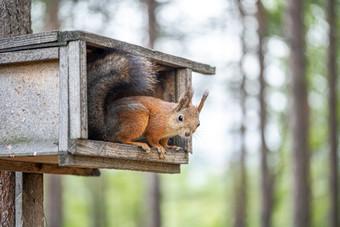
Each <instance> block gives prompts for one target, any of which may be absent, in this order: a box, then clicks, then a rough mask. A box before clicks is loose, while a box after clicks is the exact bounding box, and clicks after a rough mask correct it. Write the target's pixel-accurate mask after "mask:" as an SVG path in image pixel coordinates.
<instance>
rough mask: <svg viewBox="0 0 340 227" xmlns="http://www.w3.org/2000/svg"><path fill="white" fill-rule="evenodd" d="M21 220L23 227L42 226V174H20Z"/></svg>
mask: <svg viewBox="0 0 340 227" xmlns="http://www.w3.org/2000/svg"><path fill="white" fill-rule="evenodd" d="M22 220H23V227H31V226H35V227H43V226H44V181H43V174H36V173H23V174H22Z"/></svg>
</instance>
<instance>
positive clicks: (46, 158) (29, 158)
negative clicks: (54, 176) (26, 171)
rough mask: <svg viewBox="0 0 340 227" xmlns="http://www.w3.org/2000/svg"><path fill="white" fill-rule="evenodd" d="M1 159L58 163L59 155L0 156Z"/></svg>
mask: <svg viewBox="0 0 340 227" xmlns="http://www.w3.org/2000/svg"><path fill="white" fill-rule="evenodd" d="M0 159H1V160H7V161H20V162H34V163H48V164H58V155H38V156H13V157H11V158H2V157H0ZM0 168H1V166H0Z"/></svg>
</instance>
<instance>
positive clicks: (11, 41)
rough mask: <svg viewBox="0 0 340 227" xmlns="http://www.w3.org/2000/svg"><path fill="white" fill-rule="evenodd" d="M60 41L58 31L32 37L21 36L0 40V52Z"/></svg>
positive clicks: (31, 35)
mask: <svg viewBox="0 0 340 227" xmlns="http://www.w3.org/2000/svg"><path fill="white" fill-rule="evenodd" d="M57 41H58V31H51V32H42V33H36V34H30V35H21V36H15V37H11V38H4V39H0V51H1V50H3V49H10V48H15V47H23V46H28V45H37V44H43V43H51V42H57Z"/></svg>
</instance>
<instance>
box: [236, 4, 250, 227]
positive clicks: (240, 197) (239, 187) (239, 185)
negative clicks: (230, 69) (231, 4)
mask: <svg viewBox="0 0 340 227" xmlns="http://www.w3.org/2000/svg"><path fill="white" fill-rule="evenodd" d="M237 6H238V10H239V15H240V24H241V26H242V31H241V36H240V39H241V45H242V56H241V58H240V60H239V70H240V74H241V76H242V81H241V84H240V88H239V89H240V90H239V91H240V106H241V111H242V117H241V125H240V129H239V136H240V156H239V158H238V160H237V164H236V165H238V167H236V169H237V174H236V175H235V176H236V177H237V179H236V181H235V184H236V186H235V201H234V204H235V214H234V215H235V219H234V223H233V226H234V227H244V226H246V204H247V193H246V189H247V173H246V164H245V161H246V146H245V132H246V125H245V116H246V95H247V94H246V91H245V83H246V74H245V72H244V70H243V63H244V57H245V54H246V51H247V47H246V40H245V30H246V29H245V22H244V18H245V16H246V15H245V12H244V8H243V5H242V1H241V0H237Z"/></svg>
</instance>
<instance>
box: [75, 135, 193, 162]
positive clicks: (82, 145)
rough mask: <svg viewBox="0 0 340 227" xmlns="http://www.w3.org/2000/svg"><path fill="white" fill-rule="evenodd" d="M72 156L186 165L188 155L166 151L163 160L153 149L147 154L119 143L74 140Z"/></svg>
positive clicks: (139, 149) (135, 147) (131, 146)
mask: <svg viewBox="0 0 340 227" xmlns="http://www.w3.org/2000/svg"><path fill="white" fill-rule="evenodd" d="M70 151H71V153H72V154H74V155H83V156H92V157H103V158H117V159H125V160H137V161H144V162H157V163H170V164H187V163H188V153H186V152H184V151H174V150H168V151H167V152H166V154H165V158H164V159H160V158H159V154H158V152H157V150H156V149H155V148H152V149H151V152H150V153H149V154H148V153H146V152H145V151H144V150H143V149H142V148H140V147H137V146H134V145H129V144H120V143H110V142H104V141H96V140H76V141H73V145H72V146H71V150H70Z"/></svg>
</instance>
